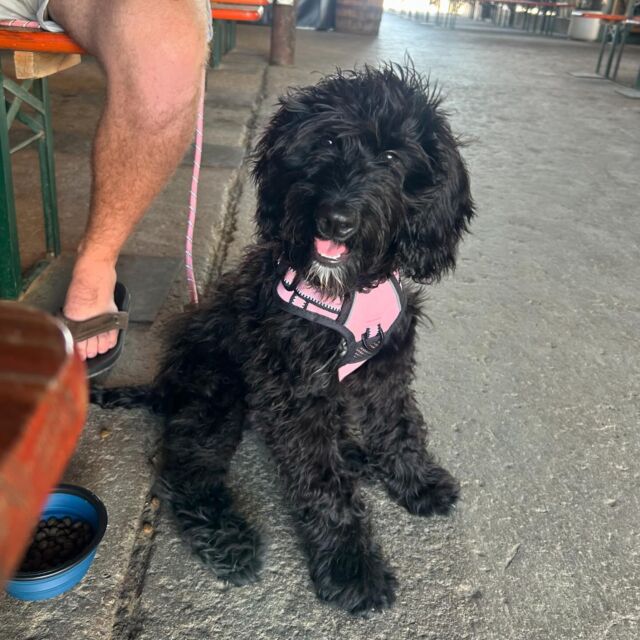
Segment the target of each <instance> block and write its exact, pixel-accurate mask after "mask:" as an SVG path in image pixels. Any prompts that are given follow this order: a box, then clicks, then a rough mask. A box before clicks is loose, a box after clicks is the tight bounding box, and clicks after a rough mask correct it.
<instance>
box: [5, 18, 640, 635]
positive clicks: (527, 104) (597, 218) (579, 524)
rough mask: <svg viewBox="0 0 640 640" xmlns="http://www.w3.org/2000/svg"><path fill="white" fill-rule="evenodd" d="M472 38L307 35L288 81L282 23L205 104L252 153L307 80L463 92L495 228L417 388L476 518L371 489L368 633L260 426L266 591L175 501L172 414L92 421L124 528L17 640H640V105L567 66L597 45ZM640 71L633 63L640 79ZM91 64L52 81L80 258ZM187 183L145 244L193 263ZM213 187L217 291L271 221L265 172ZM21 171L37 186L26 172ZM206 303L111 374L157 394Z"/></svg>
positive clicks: (208, 265)
mask: <svg viewBox="0 0 640 640" xmlns="http://www.w3.org/2000/svg"><path fill="white" fill-rule="evenodd" d="M458 25H459V28H457V29H456V30H455V31H448V30H441V29H437V28H433V27H430V26H426V25H419V24H415V23H412V22H409V21H407V20H403V19H401V18H399V17H395V16H385V18H384V20H383V24H382V29H381V33H380V37H379V38H377V39H373V38H364V37H357V36H351V35H345V34H338V33H315V32H308V31H299V32H298V34H297V37H298V51H297V60H296V66H295V67H294V68H292V69H281V68H270V69H269V70H268V71H267V72H266V76H265V75H264V73H265V55H266V51H267V46H268V31H267V30H266V29H261V28H243V29H240V31H239V45H240V46H239V50H238V51H237V52H235V53H233V54H231V55H230V56H228V58H227V59H226V61H225V65H224V68H223V69H222V70H221V71H215V72H211V74H210V84H209V97H208V100H207V109H208V116H207V118H208V126H207V133H206V136H207V142H208V143H209V144H211V145H220V146H224V147H228V148H231V149H233V150H231V151H229V154H228V155H227V156H226V157H227V158H239V157H240V154H241V150H242V149H244V148H245V146H246V144H247V142H248V140H249V136H250V133H251V127H253V126H254V125H255V127H257V129H260V127H261V126H262V125H263V124H264V123H265V122H266V120H267V119H268V117H269V114H270V112H271V109H272V107H273V105H274V103H275V101H276V98H277V95H278V94H279V93H281V92H282V91H283V90H284V89H285V88H286V87H287V86H288V85H295V84H301V83H304V84H306V83H309V82H313V81H314V79H315V78H317V77H318V74H317V73H316V72H320V73H324V72H327V71H331V70H332V69H333V68H334V67H335V66H342V67H345V68H348V67H352V66H353V65H354V63H355V62H365V61H368V62H375V61H377V60H380V59H394V60H399V59H402V57H403V55H404V53H405V50H408V51H409V53H410V54H411V56H412V57H413V59H414V61H415V64H416V66H417V68H418V69H420V70H423V71H425V72H426V71H429V70H430V72H431V76H432V77H433V78H434V79H437V80H438V81H439V82H440V84H441V86H442V87H443V90H444V91H445V93H446V94H447V95H448V101H447V104H448V105H449V108H450V110H451V112H452V122H453V126H454V129H455V130H456V132H458V133H460V134H462V135H464V137H465V138H466V139H467V140H469V142H470V144H469V146H468V148H467V149H466V150H465V156H466V158H467V161H468V164H469V168H470V170H471V175H472V186H473V192H474V196H475V199H476V201H477V205H478V218H477V220H476V221H475V222H474V224H473V234H472V235H471V236H470V237H469V238H468V239H467V240H466V241H465V242H464V244H463V246H462V248H461V254H460V261H459V267H458V270H457V271H456V274H455V276H453V277H451V278H448V279H446V280H445V281H444V282H442V283H441V284H439V285H438V286H436V287H432V288H430V290H429V302H428V313H429V316H430V318H431V320H432V322H433V326H425V327H423V328H422V330H421V340H420V349H419V358H418V363H419V367H418V379H417V382H416V385H417V390H418V397H419V399H420V404H421V407H422V409H423V411H424V412H425V415H426V416H427V418H428V420H429V422H430V423H431V424H432V431H431V441H432V444H431V446H432V449H433V450H434V451H435V452H436V454H437V455H438V457H439V458H440V459H441V460H442V462H443V463H444V464H445V465H446V466H448V467H449V468H450V469H451V470H452V471H453V472H454V473H455V474H456V475H457V477H458V478H459V479H460V480H461V483H462V487H463V500H462V503H461V505H460V507H459V509H458V510H457V513H456V514H455V516H454V517H453V518H449V519H443V518H434V519H429V520H421V519H417V518H413V517H411V516H409V515H408V514H407V513H406V512H404V511H403V510H401V509H400V508H398V507H396V506H395V505H392V504H391V503H390V501H389V500H388V499H387V498H386V496H385V494H384V493H383V492H382V491H381V489H380V488H379V487H378V486H373V487H370V488H368V489H367V498H368V504H369V506H370V507H371V510H372V512H373V516H374V518H373V519H374V522H375V528H376V535H377V538H378V540H379V541H380V543H381V544H382V546H383V548H384V550H385V552H386V554H387V556H388V558H389V559H390V561H391V564H392V565H393V566H394V567H395V569H396V571H397V574H398V577H399V580H400V583H401V586H400V590H399V593H398V602H397V604H396V606H395V608H394V609H392V610H391V611H388V612H385V613H381V614H375V615H373V616H372V617H371V618H370V619H360V618H351V617H349V616H347V615H345V614H343V613H341V612H339V611H336V610H334V609H332V608H329V607H327V606H325V605H323V604H321V603H319V602H318V601H317V600H316V599H315V596H314V594H313V591H312V588H311V585H310V581H309V578H308V574H307V571H306V568H305V563H304V559H303V556H302V553H301V551H300V549H299V548H298V545H297V542H296V537H295V534H294V532H293V530H292V526H291V520H290V518H289V515H288V513H287V510H286V505H285V504H284V502H283V499H282V496H281V494H280V492H279V490H278V485H277V482H276V478H275V473H274V470H273V467H272V464H271V462H270V461H269V458H268V455H267V454H266V451H265V449H264V447H263V445H262V444H261V443H260V442H259V440H258V439H257V438H255V437H254V436H253V435H249V436H248V437H247V438H246V440H245V442H244V443H243V445H242V447H241V449H240V451H239V452H238V455H237V457H236V459H235V460H234V464H233V472H232V478H231V481H232V482H231V483H232V486H233V490H234V494H235V496H236V497H237V500H238V503H239V505H240V508H241V509H242V511H243V512H244V513H246V514H247V515H248V517H249V518H250V519H251V521H252V522H255V523H258V524H259V525H260V527H261V528H262V530H263V534H264V537H265V539H266V541H267V555H266V563H265V568H264V571H263V574H262V580H261V581H260V582H259V583H257V584H255V585H251V586H248V587H244V588H240V589H236V588H231V587H226V586H224V585H222V584H220V583H219V582H217V581H216V580H215V579H214V578H213V577H212V576H211V575H210V574H209V573H208V572H207V571H205V570H204V569H203V568H202V567H200V566H199V565H198V563H197V562H196V561H195V560H194V559H192V558H191V557H190V556H189V554H188V552H187V550H186V549H185V547H184V545H182V544H181V543H180V541H179V540H178V538H177V536H176V534H175V531H174V530H173V526H172V523H171V521H170V519H169V518H168V516H167V514H166V513H165V511H164V510H163V507H162V505H161V504H159V505H158V504H157V503H156V502H155V501H152V496H153V489H152V483H153V464H154V454H155V451H156V444H157V443H156V437H157V431H156V430H155V427H154V419H153V418H151V417H149V416H148V415H147V414H146V413H144V412H142V411H134V412H124V411H116V412H109V413H105V412H102V411H98V410H95V409H94V410H92V412H91V415H90V418H89V421H88V424H87V428H86V430H85V433H84V435H83V438H82V441H81V443H80V446H79V448H78V451H77V452H76V455H75V456H74V459H73V462H72V464H71V466H70V468H69V470H68V473H67V476H66V479H67V480H70V481H75V482H77V483H79V484H83V485H85V486H87V487H89V488H91V489H92V490H94V491H96V492H97V493H98V495H100V496H101V497H102V498H103V499H104V501H105V503H106V505H107V508H108V510H109V514H110V518H111V520H110V527H109V531H108V533H107V537H106V539H105V541H104V542H103V544H102V546H101V548H100V550H99V553H98V555H97V557H96V561H95V563H94V565H93V567H92V568H91V570H90V572H89V574H88V576H87V578H86V579H85V580H84V582H83V583H82V584H81V585H79V586H78V587H77V588H76V589H74V590H73V591H71V592H70V593H68V594H66V595H64V596H62V597H60V598H57V599H55V600H52V601H49V602H44V603H37V604H24V603H18V602H16V601H14V600H11V599H10V598H8V597H6V596H2V597H0V621H1V623H0V639H1V640H50V639H52V638H55V637H58V636H59V635H61V634H64V636H65V637H67V638H69V639H70V640H84V639H85V638H86V639H91V640H94V639H113V640H123V639H124V638H127V639H135V640H151V639H152V638H153V639H156V638H162V639H163V640H183V639H184V640H200V639H201V638H209V637H211V638H214V637H215V638H216V639H219V640H227V639H228V640H231V639H233V640H244V639H249V638H251V640H258V639H259V640H262V639H264V640H281V639H289V638H300V639H305V640H320V639H323V640H324V639H327V640H329V639H331V640H334V639H338V640H343V639H344V640H358V639H360V638H363V639H364V638H368V639H376V640H377V639H380V640H382V639H385V640H387V639H388V640H405V639H407V640H409V639H413V638H424V639H427V638H428V639H433V640H436V639H437V640H467V639H468V640H523V639H525V638H526V639H527V640H548V639H550V638H553V639H554V640H600V639H601V638H606V639H607V640H631V639H632V638H636V637H637V636H638V633H639V626H640V578H639V577H638V575H639V571H638V570H639V569H640V557H639V555H640V537H639V531H640V528H639V526H638V524H639V519H638V513H639V507H640V503H639V497H638V487H639V485H640V470H639V468H638V463H637V461H638V459H639V455H640V442H639V439H638V435H637V425H638V420H639V418H640V408H639V407H640V397H639V393H638V389H639V388H640V365H639V364H638V363H639V362H640V358H639V355H640V354H639V348H638V334H639V332H640V293H639V292H640V276H639V271H638V264H639V261H640V226H639V224H638V215H637V213H638V190H637V176H636V173H637V172H634V171H633V170H632V167H633V166H636V165H637V160H638V157H639V155H640V134H639V133H638V131H639V130H638V116H639V115H640V103H639V102H638V101H635V102H634V101H631V100H628V99H625V98H623V97H621V96H619V95H617V94H616V93H614V91H613V87H612V85H611V84H609V83H599V82H591V81H586V80H577V79H574V78H571V77H570V76H569V75H568V72H569V71H572V70H577V69H586V70H589V69H591V68H592V66H593V65H594V64H595V58H596V56H597V47H596V46H595V45H591V44H585V43H577V42H571V41H566V40H561V39H553V40H551V39H548V38H541V37H527V36H520V35H513V34H510V33H505V34H501V33H496V32H495V30H488V31H486V32H483V31H481V30H478V29H477V28H473V29H466V28H465V25H464V21H459V23H458ZM639 64H640V52H639V51H638V48H637V47H630V48H629V51H628V53H627V57H626V58H625V61H624V64H623V67H622V68H621V78H622V79H626V80H628V79H630V78H632V77H633V74H634V71H636V70H637V68H638V65H639ZM83 67H84V66H83ZM83 67H81V68H79V69H77V70H71V71H69V72H65V74H67V75H65V74H60V79H59V80H56V81H55V82H54V83H53V84H54V104H55V105H56V121H57V122H58V126H59V127H60V133H59V134H58V139H59V140H63V139H65V138H66V142H65V143H64V144H63V145H62V149H59V150H58V156H59V157H58V158H57V160H58V173H59V179H60V176H61V177H62V179H61V180H60V184H59V191H60V193H61V201H62V203H63V208H64V210H65V215H64V217H63V225H64V227H63V235H64V237H65V242H66V243H68V244H67V246H68V247H69V248H72V247H73V243H74V242H75V241H77V233H78V228H79V227H78V220H79V219H80V216H82V215H84V214H83V209H84V205H85V204H86V193H87V187H88V183H87V174H85V173H82V171H81V168H82V166H85V167H86V162H87V160H86V158H87V155H86V154H87V149H88V146H87V143H86V139H85V137H86V135H87V132H88V131H89V130H90V128H91V127H90V125H91V122H90V120H91V118H90V117H89V112H91V113H93V114H95V113H97V111H96V110H97V108H98V105H99V102H98V101H97V99H96V97H95V96H96V95H98V92H99V90H100V86H99V79H98V78H97V76H95V75H94V70H93V69H92V68H91V67H90V65H86V68H83ZM74 74H77V75H75V76H74ZM63 76H64V78H63ZM85 85H86V86H87V87H88V95H87V96H85V94H84V87H85ZM223 92H224V97H223ZM80 101H86V103H84V102H83V105H80V106H79V105H78V102H80ZM91 109H93V111H91ZM67 116H68V119H67ZM220 122H224V123H225V125H224V127H219V123H220ZM247 125H248V126H247ZM233 127H235V128H234V129H233V131H234V133H231V132H230V129H231V128H233ZM73 133H75V135H76V137H75V138H73V137H72V136H71V134H73ZM213 148H215V147H213ZM234 154H235V155H234ZM25 162H26V161H25ZM218 162H220V161H219V160H218ZM221 164H224V163H221ZM188 171H189V169H188V166H187V165H186V164H185V165H183V166H182V167H181V168H180V169H179V171H178V174H177V175H176V178H175V180H174V181H173V182H172V184H171V185H170V186H169V187H168V188H167V190H166V191H165V193H164V194H163V196H162V197H161V198H160V199H159V201H158V203H156V204H155V205H154V208H153V210H152V211H151V212H150V214H149V216H147V218H145V221H144V223H143V225H142V226H141V228H140V230H139V231H138V232H137V233H136V236H135V237H134V238H132V240H131V244H130V250H131V251H145V252H148V253H155V254H165V255H175V254H176V253H178V252H179V250H180V243H181V233H179V234H176V233H175V228H176V224H177V223H176V219H177V218H176V209H177V208H178V207H183V206H184V204H183V203H184V195H185V194H186V181H187V177H188ZM204 171H205V178H204V180H203V184H202V188H203V189H204V191H203V195H202V199H201V202H202V205H201V206H202V214H201V216H202V217H201V218H200V222H199V225H200V226H199V229H198V235H197V240H198V243H199V244H198V245H197V252H196V255H197V262H198V264H199V265H200V274H201V275H202V276H203V277H204V276H206V274H207V273H209V272H211V271H213V272H214V273H215V270H216V269H217V268H218V267H219V266H220V265H221V263H222V262H224V266H225V267H229V266H231V265H233V263H234V261H236V260H237V259H238V257H239V255H240V252H241V250H242V246H243V245H245V244H246V243H247V241H248V240H249V238H250V236H251V234H252V222H251V216H252V213H253V210H254V207H255V194H254V192H253V189H252V187H251V184H250V183H249V182H248V180H247V173H246V168H241V167H238V166H235V167H231V168H226V167H221V168H219V167H218V166H216V168H213V167H207V168H205V169H204ZM19 172H20V175H21V176H23V177H24V178H25V179H26V175H27V173H28V172H27V169H26V166H23V165H21V167H20V168H19ZM74 174H78V175H79V176H80V178H79V179H78V180H74V179H72V178H73V175H74ZM83 176H84V177H83ZM33 188H34V187H33V183H32V186H31V191H33ZM21 197H22V198H23V203H25V202H26V203H27V204H29V202H30V200H29V198H28V194H27V195H25V194H24V193H23V194H22V196H21ZM182 210H183V209H181V211H182ZM73 221H75V222H73ZM178 236H180V237H178ZM226 240H230V244H229V243H227V242H226ZM227 245H228V246H227ZM221 256H224V259H223V258H222V257H221ZM184 295H185V294H184V288H183V286H182V283H181V282H180V283H177V284H176V286H175V287H174V290H173V291H172V294H171V295H170V297H169V300H168V301H167V303H166V304H165V306H164V308H163V310H162V312H161V316H160V318H159V319H158V321H157V322H156V323H155V324H154V326H153V327H152V328H151V329H149V328H148V327H134V329H133V331H132V332H131V333H130V335H129V336H128V339H127V350H126V354H125V357H124V358H122V359H121V361H120V363H119V365H118V368H117V370H116V371H115V372H114V374H113V375H112V378H111V380H110V382H113V383H119V382H129V381H138V382H144V381H146V380H148V379H149V377H150V375H151V374H152V372H153V368H154V366H155V362H156V357H157V354H158V353H159V350H160V348H161V346H160V338H159V336H160V335H161V331H162V327H163V325H164V323H165V322H166V319H167V318H168V317H170V316H171V315H172V314H173V313H174V312H175V311H176V310H177V309H179V308H180V306H181V304H182V303H183V301H184Z"/></svg>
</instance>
